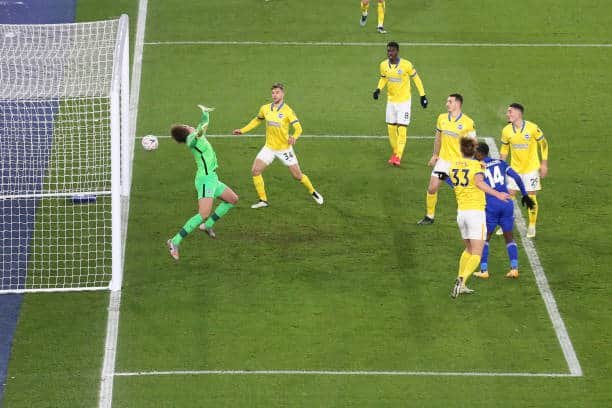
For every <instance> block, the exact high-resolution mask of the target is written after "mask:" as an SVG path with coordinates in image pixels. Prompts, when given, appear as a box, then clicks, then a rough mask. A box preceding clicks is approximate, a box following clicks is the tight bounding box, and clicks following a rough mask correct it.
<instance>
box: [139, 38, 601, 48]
mask: <svg viewBox="0 0 612 408" xmlns="http://www.w3.org/2000/svg"><path fill="white" fill-rule="evenodd" d="M399 43H400V44H401V45H402V46H407V47H492V48H495V47H500V48H522V47H534V48H610V47H612V44H608V43H600V44H598V43H583V44H580V43H454V42H410V41H406V42H402V41H399ZM385 44H386V43H385V42H343V41H212V40H210V41H209V40H202V41H149V42H146V43H145V45H262V46H303V47H345V46H350V47H384V46H385Z"/></svg>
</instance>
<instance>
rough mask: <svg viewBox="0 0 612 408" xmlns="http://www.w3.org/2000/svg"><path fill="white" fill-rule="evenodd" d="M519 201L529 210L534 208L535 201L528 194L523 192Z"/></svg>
mask: <svg viewBox="0 0 612 408" xmlns="http://www.w3.org/2000/svg"><path fill="white" fill-rule="evenodd" d="M521 203H522V204H523V207H527V208H529V209H530V210H533V209H534V208H535V201H533V199H532V198H531V197H529V195H528V194H525V195H524V196H523V198H522V199H521Z"/></svg>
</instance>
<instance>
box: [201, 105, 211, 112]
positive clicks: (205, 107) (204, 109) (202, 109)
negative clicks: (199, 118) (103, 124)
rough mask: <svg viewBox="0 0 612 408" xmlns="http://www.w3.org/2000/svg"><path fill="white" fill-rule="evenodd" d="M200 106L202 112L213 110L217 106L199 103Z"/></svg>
mask: <svg viewBox="0 0 612 408" xmlns="http://www.w3.org/2000/svg"><path fill="white" fill-rule="evenodd" d="M198 108H200V110H201V111H202V112H212V111H214V110H215V108H209V107H208V106H204V105H198Z"/></svg>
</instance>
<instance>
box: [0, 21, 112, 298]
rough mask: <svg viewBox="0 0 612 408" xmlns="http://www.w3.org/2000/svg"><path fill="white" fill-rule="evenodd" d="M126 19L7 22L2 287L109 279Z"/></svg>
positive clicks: (0, 124) (0, 146) (0, 75)
mask: <svg viewBox="0 0 612 408" xmlns="http://www.w3.org/2000/svg"><path fill="white" fill-rule="evenodd" d="M118 25H119V20H112V21H102V22H95V23H80V24H58V25H0V42H1V43H0V223H1V230H2V232H1V233H2V236H1V238H2V243H1V244H2V245H1V249H0V251H1V252H0V276H1V282H0V290H16V289H17V290H20V289H25V290H27V289H47V288H95V287H104V286H108V284H109V281H110V279H111V275H112V271H111V264H112V252H111V249H112V248H111V242H112V241H111V215H112V214H111V195H110V190H111V117H110V92H111V83H112V79H113V78H112V76H113V64H114V57H115V46H116V41H117V31H118Z"/></svg>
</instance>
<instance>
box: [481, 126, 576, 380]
mask: <svg viewBox="0 0 612 408" xmlns="http://www.w3.org/2000/svg"><path fill="white" fill-rule="evenodd" d="M484 139H485V141H486V142H487V144H488V145H489V147H490V149H491V157H493V158H498V157H499V150H498V149H497V145H496V144H495V141H494V140H493V138H490V137H486V138H484ZM514 212H515V214H518V215H519V216H517V217H514V219H515V221H516V227H517V229H518V231H519V234H520V236H521V241H522V243H523V248H524V249H525V253H526V254H527V258H528V259H529V264H530V265H531V270H532V271H533V274H534V275H535V278H536V284H537V285H538V289H539V291H540V295H541V296H542V299H543V300H544V304H545V305H546V310H547V311H548V316H549V317H550V321H551V322H552V325H553V328H554V329H555V333H556V335H557V340H559V344H560V345H561V350H563V355H564V356H565V361H567V366H568V368H569V370H570V373H571V375H572V376H574V377H581V376H582V375H583V373H582V367H581V366H580V362H579V361H578V357H577V356H576V351H575V350H574V346H573V345H572V340H571V339H570V337H569V334H568V333H567V329H566V328H565V323H563V319H562V318H561V314H560V313H559V309H558V308H557V302H556V301H555V297H554V295H553V293H552V290H551V289H550V286H549V285H548V279H547V278H546V274H545V273H544V268H543V267H542V263H541V262H540V257H539V256H538V251H537V250H536V247H535V243H534V242H533V240H531V239H530V238H527V227H526V225H525V219H524V218H523V215H522V212H521V208H520V207H519V205H518V203H517V202H516V200H515V201H514Z"/></svg>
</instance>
